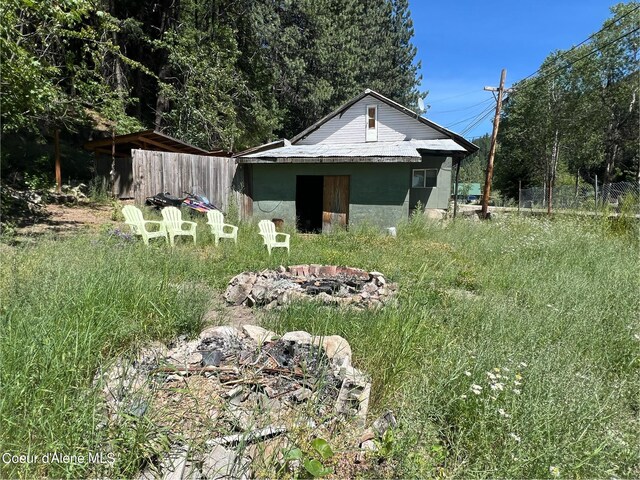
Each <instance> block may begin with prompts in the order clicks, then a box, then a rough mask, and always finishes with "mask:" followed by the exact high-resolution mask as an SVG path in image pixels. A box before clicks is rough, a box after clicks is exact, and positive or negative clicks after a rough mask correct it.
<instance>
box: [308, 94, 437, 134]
mask: <svg viewBox="0 0 640 480" xmlns="http://www.w3.org/2000/svg"><path fill="white" fill-rule="evenodd" d="M367 105H378V141H379V142H397V141H403V140H411V139H414V140H436V139H443V138H448V137H447V136H446V135H445V134H443V133H440V132H439V131H437V130H435V129H433V128H431V127H429V126H428V125H425V124H423V123H421V122H420V121H419V120H417V119H416V118H414V117H412V116H410V115H407V114H405V113H402V112H400V111H398V110H396V109H395V108H393V107H391V106H389V105H387V104H386V103H383V102H379V101H378V100H377V99H375V98H373V97H371V96H368V95H367V96H365V97H364V98H362V99H361V100H360V101H359V102H356V103H354V104H353V105H351V107H349V108H348V109H347V110H346V111H344V112H342V115H336V116H335V117H333V118H332V119H331V120H329V121H328V122H326V123H325V124H324V125H322V126H321V127H320V128H318V129H317V130H315V131H314V132H312V133H311V134H309V136H308V137H306V138H303V139H302V140H300V141H298V142H297V144H298V145H317V144H344V143H365V141H366V140H365V131H366V112H367Z"/></svg>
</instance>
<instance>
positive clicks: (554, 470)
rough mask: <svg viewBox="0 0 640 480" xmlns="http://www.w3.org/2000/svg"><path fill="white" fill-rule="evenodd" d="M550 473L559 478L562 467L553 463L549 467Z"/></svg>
mask: <svg viewBox="0 0 640 480" xmlns="http://www.w3.org/2000/svg"><path fill="white" fill-rule="evenodd" d="M549 473H550V474H551V476H552V477H555V478H558V477H559V476H560V469H559V468H558V467H554V466H553V465H552V466H550V467H549Z"/></svg>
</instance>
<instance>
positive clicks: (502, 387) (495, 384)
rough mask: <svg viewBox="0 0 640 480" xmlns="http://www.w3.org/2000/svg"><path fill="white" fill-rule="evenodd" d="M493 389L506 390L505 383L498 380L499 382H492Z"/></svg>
mask: <svg viewBox="0 0 640 480" xmlns="http://www.w3.org/2000/svg"><path fill="white" fill-rule="evenodd" d="M491 390H499V391H502V390H504V384H503V383H500V382H498V383H492V384H491Z"/></svg>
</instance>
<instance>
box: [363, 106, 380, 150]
mask: <svg viewBox="0 0 640 480" xmlns="http://www.w3.org/2000/svg"><path fill="white" fill-rule="evenodd" d="M366 122H367V124H366V129H365V131H366V137H365V138H366V141H367V142H377V141H378V106H377V105H367V115H366Z"/></svg>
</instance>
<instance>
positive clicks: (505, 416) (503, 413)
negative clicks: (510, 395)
mask: <svg viewBox="0 0 640 480" xmlns="http://www.w3.org/2000/svg"><path fill="white" fill-rule="evenodd" d="M498 413H499V414H500V416H501V417H504V418H509V417H511V415H509V414H508V413H507V412H506V411H505V409H504V408H499V409H498Z"/></svg>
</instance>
